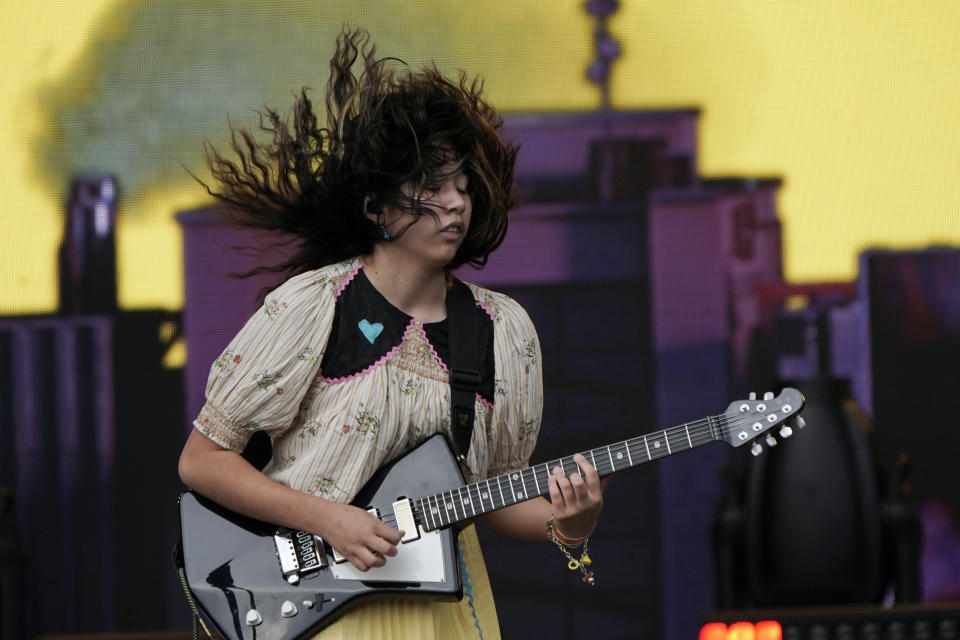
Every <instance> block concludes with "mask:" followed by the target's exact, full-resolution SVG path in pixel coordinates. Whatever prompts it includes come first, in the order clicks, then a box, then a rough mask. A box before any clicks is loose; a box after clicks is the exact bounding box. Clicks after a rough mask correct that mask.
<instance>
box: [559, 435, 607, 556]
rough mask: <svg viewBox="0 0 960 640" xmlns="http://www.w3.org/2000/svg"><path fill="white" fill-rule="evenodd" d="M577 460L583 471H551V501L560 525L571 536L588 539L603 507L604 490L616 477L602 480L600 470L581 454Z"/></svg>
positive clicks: (561, 529)
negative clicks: (564, 472)
mask: <svg viewBox="0 0 960 640" xmlns="http://www.w3.org/2000/svg"><path fill="white" fill-rule="evenodd" d="M573 461H574V462H576V463H577V466H578V467H580V471H581V472H580V473H576V472H574V473H571V474H570V476H569V477H567V476H564V475H563V470H562V469H561V468H560V467H556V468H554V469H553V471H552V472H551V474H550V502H551V503H552V505H553V518H554V520H555V521H556V527H557V529H558V530H559V531H560V533H562V534H563V535H564V536H566V537H568V538H584V537H586V536H589V535H590V534H591V533H593V530H594V528H595V527H596V526H597V517H598V516H599V515H600V509H602V508H603V492H604V490H605V489H606V488H607V484H609V482H610V480H611V479H612V478H613V476H607V477H606V478H604V479H602V480H601V479H600V476H599V475H598V474H597V470H596V469H594V468H593V466H592V465H591V464H590V463H589V462H587V459H586V458H584V457H583V456H582V455H580V454H579V453H578V454H576V455H574V456H573Z"/></svg>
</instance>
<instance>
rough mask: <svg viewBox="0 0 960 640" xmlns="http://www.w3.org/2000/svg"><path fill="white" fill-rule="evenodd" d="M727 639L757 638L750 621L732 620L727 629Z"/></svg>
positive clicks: (751, 639) (749, 639)
mask: <svg viewBox="0 0 960 640" xmlns="http://www.w3.org/2000/svg"><path fill="white" fill-rule="evenodd" d="M727 640H757V632H756V629H754V628H753V623H752V622H734V623H733V624H732V625H730V628H729V629H727Z"/></svg>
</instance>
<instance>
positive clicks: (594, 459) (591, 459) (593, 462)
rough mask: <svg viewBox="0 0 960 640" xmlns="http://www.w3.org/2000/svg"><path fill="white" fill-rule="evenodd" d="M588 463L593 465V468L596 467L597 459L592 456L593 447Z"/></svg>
mask: <svg viewBox="0 0 960 640" xmlns="http://www.w3.org/2000/svg"><path fill="white" fill-rule="evenodd" d="M590 464H592V465H593V468H594V469H596V468H597V459H596V458H594V457H593V449H591V450H590Z"/></svg>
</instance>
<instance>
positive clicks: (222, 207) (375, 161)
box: [204, 28, 517, 276]
mask: <svg viewBox="0 0 960 640" xmlns="http://www.w3.org/2000/svg"><path fill="white" fill-rule="evenodd" d="M375 52H376V48H375V46H374V45H373V43H371V42H370V36H369V34H368V33H367V32H366V31H363V30H350V29H347V28H344V30H343V31H342V32H341V33H340V36H339V37H338V38H337V44H336V51H335V52H334V54H333V57H332V58H331V60H330V79H329V81H328V83H327V87H326V94H325V99H326V112H327V113H326V125H325V126H323V127H320V126H319V125H318V123H317V116H316V115H315V113H314V110H313V105H312V104H311V102H310V99H309V98H308V97H307V89H306V88H303V89H302V90H301V92H300V94H299V95H298V96H297V98H296V100H295V102H294V105H293V115H292V123H291V122H289V121H287V120H285V119H284V118H281V116H280V115H279V114H278V113H277V112H276V111H274V110H272V109H270V108H265V109H264V110H263V111H261V112H260V125H259V128H260V129H261V130H262V131H263V132H266V133H268V134H270V137H271V140H270V141H269V142H266V143H261V142H258V141H257V140H256V139H255V137H254V135H253V134H252V133H251V132H250V131H249V130H247V129H245V128H243V127H231V144H230V148H231V149H232V151H233V154H232V155H233V156H235V157H233V158H228V157H225V156H224V155H221V154H220V153H219V152H218V151H217V150H216V149H215V148H213V147H212V146H211V145H209V144H208V145H206V148H205V150H206V154H207V162H208V164H209V166H210V169H211V173H212V175H213V179H214V181H215V183H216V184H215V185H214V186H213V187H211V186H210V185H207V184H204V187H206V189H207V191H208V193H210V194H211V195H212V196H214V198H216V200H217V201H218V204H219V206H218V213H219V214H220V215H221V216H222V217H224V218H225V219H226V220H227V221H229V222H231V223H233V224H236V225H240V226H244V227H253V228H257V229H265V230H269V231H274V232H279V233H281V234H283V235H284V236H286V237H290V236H292V237H293V238H294V239H295V240H297V242H296V243H295V245H296V246H295V247H294V248H291V247H288V248H287V250H288V253H287V259H286V260H284V261H283V262H281V263H279V264H276V265H273V266H264V267H259V268H258V269H255V270H253V271H251V272H248V273H246V274H241V275H253V274H255V273H263V272H278V273H280V272H282V273H285V274H286V275H288V276H290V275H295V274H297V273H302V272H304V271H307V270H310V269H316V268H319V267H322V266H326V265H328V264H333V263H335V262H339V261H341V260H344V259H347V258H350V257H353V256H358V255H366V254H369V253H370V252H371V251H372V250H373V247H374V244H375V243H377V242H381V241H383V238H382V234H381V233H380V230H379V228H378V226H377V224H376V223H375V222H373V221H371V220H370V218H369V217H368V216H367V215H365V212H366V211H370V212H373V213H376V212H378V211H381V210H382V208H383V207H384V206H392V207H395V208H397V209H400V210H403V211H406V212H410V213H412V214H414V216H419V215H422V214H424V213H428V214H429V213H431V210H430V209H429V208H428V207H425V206H423V205H422V203H421V201H420V197H421V196H422V195H423V194H429V192H430V191H431V190H433V189H435V188H437V186H438V185H439V184H441V183H442V181H443V180H444V179H445V178H446V177H447V176H448V175H449V174H450V173H451V172H452V171H457V170H460V171H463V173H464V174H465V176H466V177H467V181H468V187H467V190H468V193H469V194H470V196H471V200H472V205H473V213H472V217H471V222H470V228H469V229H468V231H467V235H466V237H465V238H464V241H463V243H462V244H461V246H460V248H459V250H458V251H457V254H456V256H455V257H454V260H453V261H452V262H451V263H450V264H449V265H448V269H455V268H457V267H459V266H461V265H463V264H470V265H473V266H475V267H478V268H479V267H482V266H483V265H484V264H485V263H486V261H487V258H488V256H489V255H490V253H491V252H492V251H493V250H494V249H496V248H497V247H498V246H499V245H500V243H501V242H502V241H503V238H504V235H505V234H506V231H507V214H508V212H509V210H510V209H511V208H512V207H513V205H514V191H513V166H514V162H515V161H516V155H517V149H516V147H514V146H513V145H511V144H509V143H506V142H504V141H503V140H501V139H500V136H499V135H498V129H499V128H500V126H501V124H502V122H501V120H500V118H499V116H498V115H497V113H496V112H495V111H494V109H493V108H492V107H491V106H490V105H489V104H487V102H485V101H484V99H483V98H482V96H481V94H482V91H483V83H482V82H481V81H480V80H478V79H476V78H472V79H471V78H469V77H467V76H466V74H464V73H462V72H461V74H460V76H459V78H458V79H457V81H451V80H448V79H447V78H445V77H443V75H441V73H440V72H439V71H438V70H437V68H436V66H434V65H431V66H428V67H425V68H423V69H421V70H418V71H413V70H411V69H409V68H408V67H406V65H405V64H404V63H402V61H399V60H396V59H393V58H377V57H376V55H375ZM358 58H359V59H360V61H361V64H362V72H361V73H360V74H359V76H358V75H354V73H353V66H354V63H355V62H357V60H358ZM402 187H403V188H402ZM365 202H366V205H365ZM434 215H435V214H434Z"/></svg>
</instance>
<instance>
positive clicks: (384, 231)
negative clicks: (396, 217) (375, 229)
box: [377, 224, 392, 240]
mask: <svg viewBox="0 0 960 640" xmlns="http://www.w3.org/2000/svg"><path fill="white" fill-rule="evenodd" d="M377 226H379V227H380V235H381V236H383V239H384V240H389V239H390V238H391V237H392V236H391V235H390V234H389V233H387V229H386V228H385V227H384V226H383V225H382V224H381V225H377Z"/></svg>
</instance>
